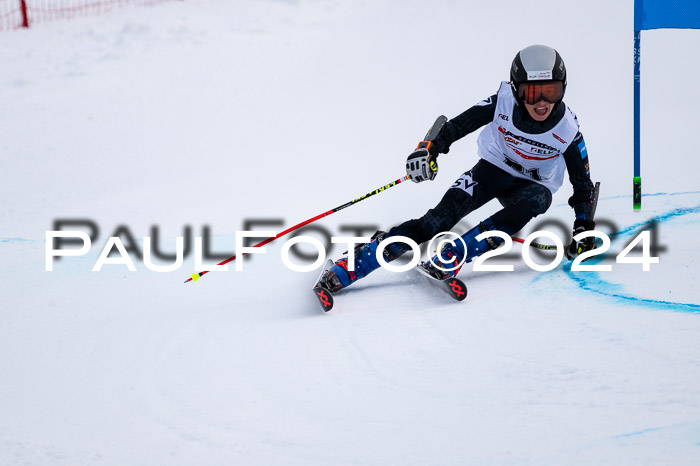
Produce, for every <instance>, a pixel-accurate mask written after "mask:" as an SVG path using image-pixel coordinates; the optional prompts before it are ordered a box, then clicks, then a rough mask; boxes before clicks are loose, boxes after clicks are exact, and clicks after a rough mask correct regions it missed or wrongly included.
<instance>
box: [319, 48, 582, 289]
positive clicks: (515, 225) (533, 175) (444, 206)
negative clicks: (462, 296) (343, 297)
mask: <svg viewBox="0 0 700 466" xmlns="http://www.w3.org/2000/svg"><path fill="white" fill-rule="evenodd" d="M565 91H566V67H565V66H564V61H563V60H562V58H561V56H560V55H559V53H558V52H557V51H556V50H554V49H553V48H551V47H547V46H544V45H532V46H530V47H527V48H525V49H523V50H521V51H520V52H518V54H517V55H516V56H515V59H514V60H513V63H512V65H511V69H510V82H505V81H504V82H502V83H501V85H500V88H499V90H498V92H497V93H496V94H494V95H492V96H491V97H489V98H487V99H486V100H483V101H481V102H479V103H477V104H476V105H474V106H473V107H471V108H469V109H468V110H466V111H465V112H464V113H462V114H461V115H459V116H457V117H456V118H454V119H452V120H450V121H447V122H446V123H445V124H444V126H442V128H441V129H440V130H439V133H438V134H437V135H436V136H435V137H434V138H433V140H431V141H422V142H421V143H420V144H419V145H418V148H417V149H416V151H414V152H413V153H411V154H410V155H409V156H408V160H407V162H406V170H407V174H408V176H409V177H410V179H411V180H412V181H414V182H416V183H421V182H423V181H426V180H433V179H435V176H436V175H437V172H438V165H437V158H438V155H439V154H446V153H447V152H449V149H450V146H451V145H452V143H454V142H455V141H457V140H459V139H461V138H463V137H464V136H466V135H467V134H470V133H472V132H474V131H475V130H477V129H478V128H480V127H482V126H486V127H485V128H484V129H483V130H482V131H481V133H480V134H479V137H478V141H477V143H478V155H479V157H480V160H479V161H478V162H477V163H476V165H474V167H473V168H472V169H471V170H469V171H467V172H465V173H464V174H463V175H462V176H460V177H459V178H458V179H457V181H455V183H454V184H453V185H452V186H451V187H450V188H449V189H448V190H447V192H446V193H445V195H444V196H443V198H442V200H441V201H440V202H439V203H438V204H437V206H435V207H434V208H433V209H430V210H428V212H427V213H426V214H425V215H423V216H422V217H420V218H418V219H413V220H408V221H406V222H404V223H402V224H401V225H398V226H395V227H393V228H391V229H390V230H389V231H388V232H383V231H378V232H377V233H375V234H374V235H373V236H372V241H371V242H369V243H365V244H361V245H358V246H357V247H356V248H355V250H354V251H351V253H353V254H354V255H355V257H354V259H355V261H354V262H355V265H354V267H355V269H354V271H351V270H348V257H347V256H344V257H342V258H341V259H339V260H337V261H336V262H335V264H334V265H333V266H332V267H331V268H330V269H329V270H328V272H326V273H325V274H324V275H323V277H322V279H321V283H322V285H323V287H324V288H326V289H328V290H330V291H331V292H335V291H338V290H340V289H342V288H345V287H347V286H348V285H350V284H352V283H354V282H355V281H357V280H359V279H361V278H363V277H365V276H366V275H367V274H369V273H370V272H372V271H373V270H375V269H377V268H379V266H380V264H379V262H378V261H377V258H376V255H375V254H376V251H377V246H378V245H379V243H380V242H382V241H384V240H385V239H386V238H389V237H392V236H406V237H408V238H410V239H412V240H414V241H415V242H416V243H418V244H420V243H423V242H425V241H428V240H430V239H431V238H433V236H435V235H436V234H437V233H441V232H445V231H449V230H450V229H451V228H452V227H454V226H455V225H456V224H457V222H459V221H460V220H461V219H462V218H463V217H465V216H466V215H467V214H469V213H470V212H472V211H474V210H476V209H478V208H479V207H481V206H483V205H484V204H485V203H487V202H488V201H490V200H492V199H494V198H496V199H498V200H499V202H500V203H501V205H502V206H503V209H501V210H499V211H498V212H496V213H495V214H493V215H491V216H490V217H487V218H485V219H484V220H482V221H481V222H480V223H479V225H477V226H476V227H474V228H472V229H471V230H470V231H468V232H467V233H465V234H464V235H463V236H462V239H463V240H464V243H465V244H466V246H467V251H465V249H464V246H463V245H462V243H461V242H460V241H456V242H455V243H454V244H447V245H446V246H445V247H444V248H443V249H442V250H441V251H439V252H438V254H437V255H436V256H435V257H433V259H432V262H433V264H435V265H430V264H425V267H426V268H427V269H428V271H429V273H430V274H431V275H433V276H435V277H436V278H440V279H446V278H450V277H453V276H455V275H456V274H457V272H459V268H458V267H455V266H456V265H458V264H460V263H461V262H462V260H464V259H465V253H466V256H467V257H466V261H465V263H466V262H471V260H472V259H474V258H475V257H477V256H479V255H481V254H483V253H484V252H486V251H488V250H491V249H495V248H497V247H499V246H500V245H501V244H502V243H503V240H502V239H501V238H497V237H490V238H487V239H484V240H481V241H477V240H476V237H477V236H478V235H479V234H480V233H482V232H485V231H490V230H499V231H502V232H505V233H506V234H509V235H512V234H514V233H516V232H518V231H519V230H521V229H522V228H523V227H524V226H525V225H526V224H527V223H528V222H529V221H530V220H531V219H532V218H534V217H536V216H537V215H540V214H542V213H544V212H546V211H547V209H548V208H549V206H550V205H551V203H552V194H553V193H554V192H556V191H557V189H559V187H560V186H561V185H562V182H563V179H564V172H565V171H566V170H568V174H569V180H570V181H571V184H572V185H573V195H572V196H571V197H570V198H569V205H570V206H571V207H572V208H573V209H574V213H575V216H576V218H575V221H574V226H573V233H574V235H576V234H578V233H581V232H583V231H586V230H593V229H594V228H595V222H594V221H593V219H592V218H591V207H592V199H593V183H592V182H591V179H590V171H589V165H588V153H587V151H586V145H585V142H584V140H583V135H582V134H581V132H580V131H579V124H578V120H577V119H576V115H575V114H574V113H573V112H572V111H571V110H570V109H569V108H568V107H567V106H566V105H565V104H564V102H563V100H562V99H563V98H564V92H565ZM593 248H595V242H594V239H593V238H592V237H588V238H586V239H585V240H584V241H582V242H576V241H573V242H572V243H571V245H570V246H569V248H568V249H567V250H566V255H567V258H569V259H570V260H573V259H574V258H575V257H576V256H578V255H579V254H581V253H582V252H584V251H588V250H590V249H593ZM408 249H410V246H408V245H407V244H404V243H401V242H394V243H391V244H389V245H388V246H387V247H386V248H385V250H384V259H385V260H386V261H387V262H389V261H392V260H394V259H396V258H397V257H399V256H401V255H402V254H403V253H405V252H406V251H407V250H408ZM441 259H442V260H441ZM450 268H452V269H453V270H449V269H450Z"/></svg>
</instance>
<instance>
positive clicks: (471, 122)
mask: <svg viewBox="0 0 700 466" xmlns="http://www.w3.org/2000/svg"><path fill="white" fill-rule="evenodd" d="M496 101H497V94H496V95H493V96H491V97H489V98H488V99H486V100H485V101H483V102H481V103H480V104H478V105H475V106H473V107H471V108H469V109H468V110H466V111H465V112H463V113H462V114H461V115H459V116H457V117H455V118H453V119H452V120H450V121H448V122H447V123H445V126H443V128H442V129H441V131H440V133H439V134H438V136H437V138H436V139H435V140H434V141H433V144H434V145H435V149H436V152H437V153H447V152H449V150H450V146H451V145H452V143H453V142H455V141H457V140H459V139H461V138H463V137H464V136H466V135H467V134H470V133H472V132H474V131H476V130H477V129H479V128H481V127H482V126H485V125H487V124H489V123H491V122H492V121H493V119H494V113H495V111H496ZM565 111H566V106H565V104H564V103H563V102H559V103H557V104H556V105H555V106H554V108H553V109H552V114H551V115H550V116H549V117H548V118H547V119H546V120H545V121H542V122H538V121H535V120H533V119H532V117H530V115H529V114H528V112H527V110H526V109H524V108H522V107H520V106H519V105H517V104H516V108H515V109H514V111H513V124H514V125H515V126H516V127H517V128H518V129H520V130H521V131H524V132H526V133H530V134H540V133H544V132H546V131H549V130H551V129H552V128H554V126H556V125H557V123H559V121H560V120H561V119H562V118H563V117H564V113H565ZM582 141H583V136H582V135H581V133H580V132H579V133H578V134H576V137H575V138H574V140H573V142H572V143H571V144H570V145H569V147H568V148H567V149H566V151H565V152H564V154H563V156H564V161H565V163H566V168H567V171H568V173H569V180H570V181H571V184H572V185H573V188H574V194H573V196H571V197H570V198H569V205H571V206H572V207H573V209H574V212H575V214H576V217H577V218H584V219H585V218H589V217H590V208H591V205H592V204H591V199H592V195H593V183H592V182H591V178H590V174H589V165H588V155H587V153H584V154H583V157H582V154H581V151H580V149H579V147H580V146H581V147H585V146H584V145H583V144H581V142H582ZM463 176H466V177H467V180H468V181H469V180H473V182H475V183H473V189H471V194H469V193H468V192H467V190H465V189H459V187H458V183H459V180H458V182H456V183H455V185H453V186H452V187H451V188H450V189H448V190H447V192H446V193H445V195H444V196H443V198H442V200H441V201H440V202H439V203H438V205H437V206H435V207H434V208H432V209H430V210H428V212H427V213H426V214H425V215H423V216H422V217H420V218H418V219H413V220H409V221H407V222H404V223H402V224H401V225H398V226H396V227H394V228H392V229H391V230H389V232H388V236H396V235H401V236H407V237H409V238H411V239H412V240H414V241H415V242H417V243H418V244H420V243H423V242H425V241H428V240H430V239H431V238H432V237H433V236H435V235H436V234H437V233H441V232H443V231H449V230H450V229H451V228H452V227H454V226H455V225H456V224H457V223H458V222H459V221H460V220H461V219H462V218H464V217H465V216H466V215H467V214H469V213H470V212H472V211H473V210H475V209H478V208H479V207H481V206H483V205H484V204H485V203H487V202H488V201H490V200H492V199H494V198H497V199H498V200H499V202H500V203H501V205H502V206H503V209H501V210H500V211H498V212H496V213H495V214H494V215H492V216H491V217H489V218H488V219H486V220H484V221H483V222H482V224H484V225H486V227H485V229H489V230H500V231H503V232H505V233H507V234H510V235H512V234H514V233H516V232H518V231H520V230H521V229H522V228H523V227H524V226H525V225H526V224H527V223H528V222H529V221H530V220H531V219H532V218H534V217H536V216H537V215H540V214H542V213H544V212H546V211H547V209H548V208H549V206H550V205H551V203H552V193H551V192H550V190H549V188H547V187H546V186H544V185H541V184H539V183H536V182H535V181H531V180H526V179H523V178H518V177H515V176H513V175H511V174H509V173H507V172H505V171H503V170H501V169H500V168H498V167H496V166H495V165H493V164H491V163H489V162H487V161H485V160H479V162H477V164H476V165H475V166H474V167H473V168H472V169H471V170H470V171H468V172H466V173H465V175H463ZM407 249H408V247H407V246H405V245H404V244H403V243H398V242H397V243H392V244H391V245H390V247H388V248H387V251H389V254H390V255H391V256H393V257H398V256H399V255H401V254H403V252H405V251H406V250H407Z"/></svg>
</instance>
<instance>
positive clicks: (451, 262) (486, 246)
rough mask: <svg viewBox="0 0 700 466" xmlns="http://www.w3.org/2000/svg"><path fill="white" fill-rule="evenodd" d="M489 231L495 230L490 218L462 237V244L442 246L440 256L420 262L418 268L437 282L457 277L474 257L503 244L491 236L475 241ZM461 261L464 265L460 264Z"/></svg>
mask: <svg viewBox="0 0 700 466" xmlns="http://www.w3.org/2000/svg"><path fill="white" fill-rule="evenodd" d="M489 230H495V228H494V226H493V222H491V219H490V218H489V219H486V220H484V221H483V222H481V223H480V224H479V225H477V226H475V227H474V228H472V229H471V230H469V231H468V232H466V233H465V234H464V235H462V239H463V240H464V243H462V242H461V241H455V244H449V243H448V244H446V245H445V246H443V248H442V250H441V251H440V254H437V253H436V254H435V255H434V256H433V258H432V261H428V262H421V263H420V266H421V267H423V269H424V270H425V271H426V272H428V273H429V274H430V275H431V276H433V277H435V278H437V279H438V280H446V279H448V278H453V277H455V276H457V274H458V273H459V271H460V269H461V268H462V266H463V265H464V264H467V263H469V262H471V261H472V260H473V259H474V258H475V257H478V256H480V255H482V254H483V253H485V252H486V251H490V250H492V249H496V248H497V247H499V246H500V245H501V244H503V240H501V239H500V238H496V237H493V236H492V237H490V238H486V239H483V240H481V241H477V240H476V237H477V236H479V235H480V234H481V233H483V232H485V231H489ZM464 244H466V245H467V251H468V252H469V254H468V256H467V258H466V260H464V258H465V251H464ZM440 256H442V258H443V259H445V262H443V261H442V260H440ZM463 260H464V264H461V262H462V261H463Z"/></svg>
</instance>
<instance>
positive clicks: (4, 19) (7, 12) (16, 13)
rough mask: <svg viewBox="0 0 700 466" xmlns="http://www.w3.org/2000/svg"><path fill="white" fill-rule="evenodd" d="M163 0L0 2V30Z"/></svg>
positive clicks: (21, 0)
mask: <svg viewBox="0 0 700 466" xmlns="http://www.w3.org/2000/svg"><path fill="white" fill-rule="evenodd" d="M164 1H166V0H0V31H2V30H11V29H17V28H20V27H22V26H25V27H28V26H31V25H32V24H36V23H42V22H46V21H52V20H56V19H70V18H75V17H78V16H89V15H97V14H101V13H105V12H107V11H110V10H112V9H114V8H117V7H120V6H124V5H154V4H156V3H162V2H164Z"/></svg>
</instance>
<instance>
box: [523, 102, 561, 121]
mask: <svg viewBox="0 0 700 466" xmlns="http://www.w3.org/2000/svg"><path fill="white" fill-rule="evenodd" d="M525 108H526V109H527V113H529V114H530V116H531V117H532V119H533V120H535V121H544V120H546V119H547V117H548V116H549V114H550V113H552V109H553V108H554V104H550V103H549V102H545V100H544V99H540V101H539V102H535V103H534V104H532V105H530V104H528V103H525Z"/></svg>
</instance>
